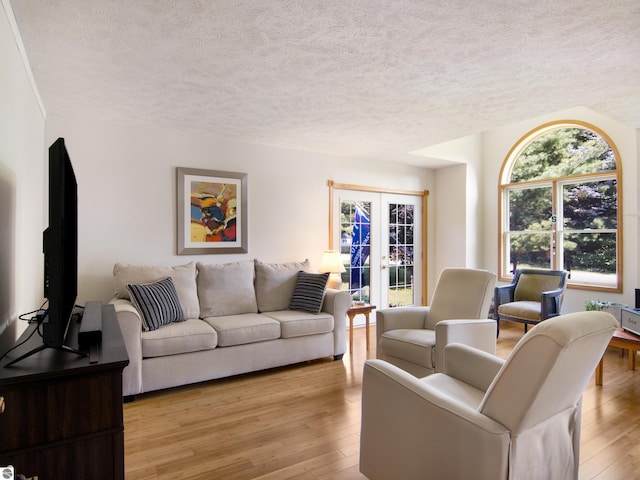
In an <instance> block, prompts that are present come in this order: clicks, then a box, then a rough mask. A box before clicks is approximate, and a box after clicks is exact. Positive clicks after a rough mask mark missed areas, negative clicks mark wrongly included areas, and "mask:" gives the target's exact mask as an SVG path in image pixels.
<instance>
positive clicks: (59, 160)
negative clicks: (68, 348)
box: [42, 138, 78, 348]
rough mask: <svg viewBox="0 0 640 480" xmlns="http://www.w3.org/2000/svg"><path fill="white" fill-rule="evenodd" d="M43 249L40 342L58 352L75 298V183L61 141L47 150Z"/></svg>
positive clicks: (76, 267) (76, 246)
mask: <svg viewBox="0 0 640 480" xmlns="http://www.w3.org/2000/svg"><path fill="white" fill-rule="evenodd" d="M42 246H43V251H44V296H45V297H46V298H47V300H48V304H49V305H48V308H47V315H46V317H45V319H44V323H43V330H42V338H43V343H44V345H45V346H47V347H53V348H60V347H62V346H63V345H64V339H65V335H66V332H67V327H68V325H69V320H70V318H71V313H72V312H73V307H74V305H75V302H76V297H77V295H78V183H77V182H76V176H75V173H74V171H73V166H72V165H71V159H70V158H69V154H68V153H67V148H66V146H65V144H64V138H58V139H57V140H56V141H55V142H54V143H53V144H52V145H51V146H50V147H49V227H48V228H47V229H46V230H45V231H44V234H43V242H42Z"/></svg>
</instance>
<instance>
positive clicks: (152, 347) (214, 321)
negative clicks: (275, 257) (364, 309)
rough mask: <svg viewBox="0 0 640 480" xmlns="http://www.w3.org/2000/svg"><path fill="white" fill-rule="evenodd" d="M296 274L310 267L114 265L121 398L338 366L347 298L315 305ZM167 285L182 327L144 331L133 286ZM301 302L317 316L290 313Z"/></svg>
mask: <svg viewBox="0 0 640 480" xmlns="http://www.w3.org/2000/svg"><path fill="white" fill-rule="evenodd" d="M300 271H303V272H309V262H308V261H305V262H300V263H296V262H292V263H264V262H260V261H258V260H255V261H253V260H249V261H241V262H234V263H225V264H205V263H200V262H198V263H195V262H194V263H189V264H187V265H180V266H175V267H162V266H135V265H127V264H116V265H115V267H114V294H115V295H114V298H113V299H112V300H111V303H112V304H113V305H114V306H115V309H116V313H117V317H118V322H119V324H120V328H121V330H122V334H123V337H124V341H125V345H126V348H127V352H128V354H129V365H128V366H127V367H126V368H125V369H124V372H123V395H125V396H133V395H136V394H139V393H144V392H150V391H153V390H159V389H163V388H169V387H176V386H180V385H185V384H189V383H195V382H201V381H205V380H211V379H216V378H221V377H227V376H231V375H237V374H241V373H247V372H253V371H257V370H264V369H268V368H273V367H278V366H283V365H288V364H293V363H299V362H304V361H308V360H314V359H318V358H323V357H329V356H332V357H333V358H334V359H336V360H337V359H341V358H342V355H343V354H344V352H345V350H346V322H345V317H346V311H347V309H348V308H349V306H350V304H351V299H350V295H349V294H348V292H346V291H338V290H331V289H324V291H322V290H321V291H320V293H319V295H320V297H319V298H318V292H317V290H318V288H315V292H314V293H313V294H309V288H308V289H307V290H306V291H305V290H304V284H303V283H301V280H300V279H299V272H300ZM301 276H302V275H301ZM168 277H169V278H170V279H171V282H169V283H171V284H172V285H173V287H175V290H171V292H173V293H175V294H176V295H177V300H178V301H179V304H180V307H181V311H182V313H183V318H182V319H181V320H182V321H172V322H169V323H167V324H165V325H162V326H159V328H156V329H147V327H149V325H148V324H147V323H148V321H149V314H148V313H146V314H145V315H141V311H142V312H143V313H144V312H145V310H144V305H143V306H142V307H141V305H140V304H136V301H139V299H138V297H136V296H135V295H136V294H134V298H133V299H132V296H131V292H135V291H136V290H131V289H132V288H133V287H131V286H132V285H133V286H134V287H136V288H146V287H147V286H148V285H151V286H156V285H159V284H160V283H162V282H160V283H158V282H159V281H160V280H163V279H164V281H165V283H166V278H168ZM308 277H314V275H307V276H306V277H305V278H308ZM318 281H320V280H318ZM154 282H155V283H154ZM128 285H129V287H128ZM307 286H308V285H307ZM173 287H172V288H173ZM320 288H322V287H320ZM301 292H302V293H301ZM305 295H307V296H306V297H305ZM170 296H171V293H169V297H170ZM309 296H311V297H315V298H311V299H310V298H308V297H309ZM174 298H175V297H174ZM301 298H302V303H301V302H300V301H298V302H297V304H298V306H300V305H302V307H300V308H305V309H307V310H308V308H307V304H306V303H305V301H307V300H312V302H311V303H314V302H315V303H317V306H318V309H320V307H321V310H320V311H319V312H318V313H315V312H311V311H301V310H293V309H290V306H292V305H293V306H294V307H295V306H296V305H294V304H292V299H298V300H300V299H301ZM294 303H295V302H294ZM314 308H315V307H314ZM161 313H162V312H161V311H160V312H159V313H158V316H161V315H160V314H161ZM154 315H155V313H154ZM155 320H156V319H151V321H155Z"/></svg>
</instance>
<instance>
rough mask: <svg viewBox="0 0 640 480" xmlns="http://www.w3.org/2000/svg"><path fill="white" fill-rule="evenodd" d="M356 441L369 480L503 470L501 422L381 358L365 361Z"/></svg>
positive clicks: (505, 441) (505, 438)
mask: <svg viewBox="0 0 640 480" xmlns="http://www.w3.org/2000/svg"><path fill="white" fill-rule="evenodd" d="M427 378H430V377H427ZM360 442H361V447H360V470H361V472H362V473H363V474H364V475H366V476H367V477H368V478H370V479H372V480H378V479H388V478H406V479H410V478H424V476H425V472H428V476H429V477H430V478H504V477H505V476H506V475H505V474H506V472H507V466H508V451H509V448H508V445H509V432H508V431H507V429H506V428H505V427H504V426H502V425H500V424H499V423H498V422H496V421H494V420H492V419H491V418H489V417H487V416H485V415H482V414H481V413H479V412H478V411H477V410H475V409H473V408H471V407H469V406H468V405H465V404H464V403H463V402H459V401H456V400H455V399H453V398H451V397H450V396H449V395H446V394H444V393H442V392H440V391H439V390H438V389H437V388H435V387H434V386H432V385H429V384H428V383H425V382H424V381H422V380H420V379H418V378H416V377H414V376H413V375H411V374H409V373H407V372H405V371H403V370H401V369H399V368H398V367H396V366H394V365H391V364H389V363H387V362H385V361H382V360H368V361H366V362H365V366H364V374H363V381H362V430H361V435H360ZM478 445H481V446H482V448H481V452H480V451H479V450H478ZM487 458H491V461H487ZM461 459H464V461H461Z"/></svg>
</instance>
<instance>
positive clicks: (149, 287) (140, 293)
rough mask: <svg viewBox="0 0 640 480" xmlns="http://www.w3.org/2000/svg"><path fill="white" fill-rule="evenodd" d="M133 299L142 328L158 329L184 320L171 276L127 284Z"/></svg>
mask: <svg viewBox="0 0 640 480" xmlns="http://www.w3.org/2000/svg"><path fill="white" fill-rule="evenodd" d="M127 290H129V293H130V294H131V301H132V303H133V304H134V305H135V307H136V308H137V309H138V312H140V318H141V319H142V329H143V330H144V331H151V330H157V329H158V328H160V327H162V326H163V325H168V324H170V323H172V322H182V321H183V320H184V315H183V313H182V307H180V301H179V300H178V294H177V293H176V289H175V287H174V286H173V281H172V280H171V277H167V278H165V279H163V280H160V281H159V282H155V283H145V284H142V285H132V284H127Z"/></svg>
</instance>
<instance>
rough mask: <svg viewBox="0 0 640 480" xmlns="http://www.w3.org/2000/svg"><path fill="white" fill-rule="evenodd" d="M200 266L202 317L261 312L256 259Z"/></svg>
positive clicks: (199, 287)
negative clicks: (257, 299)
mask: <svg viewBox="0 0 640 480" xmlns="http://www.w3.org/2000/svg"><path fill="white" fill-rule="evenodd" d="M197 266H198V279H197V283H198V298H199V299H200V315H201V316H202V318H206V317H220V316H223V315H238V314H241V313H258V305H257V303H256V291H255V289H254V286H253V276H254V267H253V260H246V261H241V262H233V263H223V264H205V263H200V262H198V264H197Z"/></svg>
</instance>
